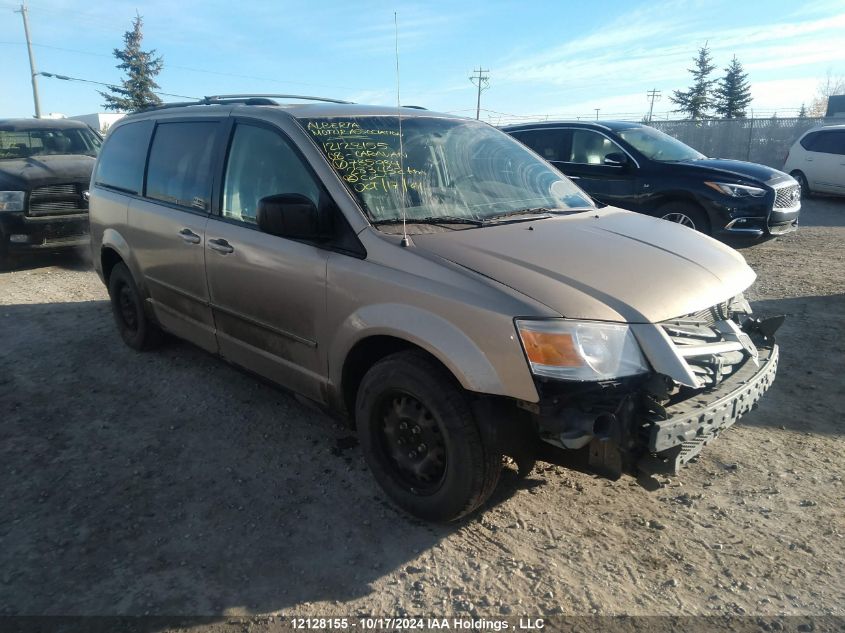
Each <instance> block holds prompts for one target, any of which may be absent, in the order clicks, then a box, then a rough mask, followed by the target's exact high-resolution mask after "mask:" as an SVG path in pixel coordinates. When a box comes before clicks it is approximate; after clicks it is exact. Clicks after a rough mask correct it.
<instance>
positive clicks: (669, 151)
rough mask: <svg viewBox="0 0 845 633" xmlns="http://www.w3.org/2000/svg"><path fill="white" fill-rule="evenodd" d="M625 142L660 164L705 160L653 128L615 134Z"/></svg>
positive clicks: (698, 153)
mask: <svg viewBox="0 0 845 633" xmlns="http://www.w3.org/2000/svg"><path fill="white" fill-rule="evenodd" d="M617 134H619V136H620V137H621V138H622V140H623V141H626V142H628V143H630V144H631V145H633V146H634V148H635V149H637V150H639V151H640V152H641V153H642V154H644V155H645V157H646V158H650V159H651V160H656V161H659V162H661V163H676V162H680V161H682V160H698V159H701V158H707V157H706V156H705V155H704V154H702V153H701V152H697V151H696V150H694V149H693V148H691V147H690V146H689V145H685V144H684V143H681V141H679V140H678V139H676V138H672V137H671V136H669V135H668V134H664V133H663V132H661V131H660V130H655V129H654V128H653V127H634V128H630V129H628V130H620V131H619V132H617Z"/></svg>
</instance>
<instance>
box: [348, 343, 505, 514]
mask: <svg viewBox="0 0 845 633" xmlns="http://www.w3.org/2000/svg"><path fill="white" fill-rule="evenodd" d="M355 418H356V422H357V426H358V436H359V439H360V442H361V447H362V449H363V451H364V456H365V458H366V460H367V463H368V464H369V466H370V470H372V472H373V475H374V477H375V478H376V481H378V483H379V485H381V487H382V488H383V489H384V491H385V492H386V493H387V494H388V496H390V498H391V499H393V501H394V502H395V503H396V504H397V505H399V506H400V507H401V508H403V509H404V510H406V511H407V512H409V513H410V514H413V515H414V516H416V517H419V518H421V519H425V520H429V521H443V522H445V521H455V520H457V519H460V518H461V517H464V516H466V515H468V514H470V513H471V512H473V511H474V510H476V509H477V508H479V507H480V506H481V505H482V504H483V503H484V502H485V501H486V500H487V499H488V498H489V497H490V495H491V494H492V493H493V490H494V489H495V488H496V484H497V483H498V481H499V475H500V474H501V471H502V454H501V452H500V451H499V450H497V448H496V447H495V446H491V445H490V444H491V442H490V441H488V442H485V440H484V434H483V433H482V432H481V430H480V429H479V426H478V424H477V423H476V421H475V419H474V418H473V415H472V412H471V409H470V405H469V402H468V401H467V396H466V394H465V393H464V391H463V390H462V389H461V387H460V385H458V384H457V383H456V382H455V380H454V379H453V377H452V376H451V375H450V374H449V373H448V372H446V371H445V370H444V369H443V368H442V367H441V366H440V365H439V364H438V363H436V362H435V361H434V360H432V359H431V358H430V357H429V356H427V355H426V354H424V353H422V352H417V351H406V352H399V353H396V354H392V355H390V356H388V357H386V358H385V359H383V360H381V361H380V362H378V363H376V364H375V365H374V366H373V367H372V368H370V370H369V371H368V372H367V373H366V375H365V376H364V378H363V380H362V382H361V385H360V387H359V389H358V395H357V399H356V404H355ZM403 425H404V426H403ZM417 441H419V442H420V443H419V444H416V445H414V443H416V442H417ZM420 447H422V448H420ZM406 448H409V449H410V450H409V451H408V454H407V457H406V454H405V449H406Z"/></svg>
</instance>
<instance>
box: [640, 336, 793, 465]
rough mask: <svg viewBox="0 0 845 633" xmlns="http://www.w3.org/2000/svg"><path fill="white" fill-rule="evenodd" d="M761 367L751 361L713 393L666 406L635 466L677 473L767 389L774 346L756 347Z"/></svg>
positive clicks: (774, 358)
mask: <svg viewBox="0 0 845 633" xmlns="http://www.w3.org/2000/svg"><path fill="white" fill-rule="evenodd" d="M758 351H759V362H760V366H759V367H757V366H756V365H755V364H754V363H752V362H746V363H745V365H744V366H743V367H742V368H741V369H740V370H739V371H737V373H736V374H735V375H733V376H732V377H731V378H730V379H728V380H725V381H724V382H723V383H722V384H720V385H719V387H717V388H716V389H714V390H712V391H708V392H705V393H702V394H701V395H699V396H695V397H692V398H690V399H688V400H684V401H683V402H679V403H678V404H676V405H674V406H672V407H666V408H665V412H666V415H667V417H666V418H665V419H658V418H656V417H654V416H652V417H651V419H650V420H649V424H648V426H647V432H648V440H647V451H648V454H647V455H645V456H644V457H642V458H641V459H640V460H639V461H638V462H637V468H638V470H639V471H641V472H644V473H646V474H650V475H653V474H658V473H660V474H676V473H677V472H678V469H679V468H680V467H681V466H682V465H684V464H686V463H687V462H688V461H689V460H691V459H692V458H693V457H695V456H696V455H698V454H699V453H700V452H701V449H702V448H704V447H705V446H706V445H707V444H709V443H710V442H711V441H712V440H714V439H716V437H718V435H719V433H721V432H722V431H724V430H725V429H727V428H729V427H731V426H733V424H734V423H735V422H736V421H737V420H739V418H740V417H742V416H743V415H745V414H746V413H747V412H748V411H750V410H751V409H752V408H753V407H754V406H755V405H756V404H757V401H758V400H760V398H761V397H762V395H763V394H764V393H766V391H767V390H768V389H769V387H771V385H772V383H773V382H774V379H775V374H776V373H777V369H778V354H779V349H778V346H777V345H773V346H772V347H771V348H769V349H766V348H762V349H760V348H758Z"/></svg>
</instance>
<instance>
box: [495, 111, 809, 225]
mask: <svg viewBox="0 0 845 633" xmlns="http://www.w3.org/2000/svg"><path fill="white" fill-rule="evenodd" d="M503 129H504V131H506V132H507V133H508V134H510V135H511V136H513V137H514V138H517V139H519V140H520V141H522V142H523V143H525V144H526V145H527V146H528V147H530V148H531V149H533V150H534V151H535V152H537V153H538V154H540V156H542V157H543V158H545V159H546V160H548V161H549V162H551V163H552V164H553V165H554V166H555V167H557V168H558V169H559V170H561V171H562V172H563V173H564V174H566V175H567V176H569V177H570V178H572V179H573V180H575V181H576V182H577V183H578V185H579V186H580V187H581V188H582V189H584V191H586V192H587V193H589V194H590V195H591V196H592V197H593V198H594V199H595V200H596V201H598V202H600V203H601V204H609V205H613V206H617V207H620V208H622V209H629V210H631V211H639V212H640V213H646V214H648V215H653V216H656V217H659V218H662V219H664V220H670V221H672V222H677V223H679V224H683V225H685V226H688V227H690V228H694V229H696V230H698V231H701V232H702V233H706V234H708V235H712V236H714V237H718V238H722V239H724V238H730V237H740V238H751V239H759V238H763V237H766V236H770V235H782V234H784V233H788V232H789V231H792V230H794V229H795V228H796V227H797V226H798V215H799V212H800V210H801V196H800V192H799V187H798V183H797V182H796V181H795V180H794V179H793V178H792V177H790V176H788V175H787V174H784V173H782V172H780V171H778V170H776V169H772V168H770V167H766V166H764V165H757V164H755V163H746V162H742V161H738V160H725V159H716V158H707V157H706V156H704V155H703V154H701V153H700V152H698V151H696V150H694V149H693V148H691V147H689V146H688V145H685V144H684V143H682V142H680V141H679V140H677V139H675V138H672V137H671V136H669V135H668V134H664V133H663V132H660V131H659V130H656V129H654V128H653V127H649V126H647V125H642V124H640V123H631V122H627V121H590V122H585V121H556V122H546V123H526V124H521V125H512V126H508V127H505V128H503Z"/></svg>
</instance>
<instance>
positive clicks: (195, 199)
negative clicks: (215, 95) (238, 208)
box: [146, 121, 218, 211]
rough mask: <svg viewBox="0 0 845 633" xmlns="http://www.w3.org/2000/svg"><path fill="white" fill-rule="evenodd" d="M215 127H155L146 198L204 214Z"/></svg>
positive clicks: (207, 123)
mask: <svg viewBox="0 0 845 633" xmlns="http://www.w3.org/2000/svg"><path fill="white" fill-rule="evenodd" d="M217 125H218V124H217V122H215V121H190V122H180V123H160V124H159V125H158V126H157V127H156V130H155V135H154V136H153V145H152V148H151V149H150V162H149V166H148V167H147V187H146V196H147V197H148V198H153V199H155V200H161V201H162V202H169V203H170V204H175V205H179V206H180V207H186V208H189V209H196V210H201V211H208V209H209V201H210V200H211V162H212V160H211V159H212V156H213V150H214V141H215V137H216V134H217Z"/></svg>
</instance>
